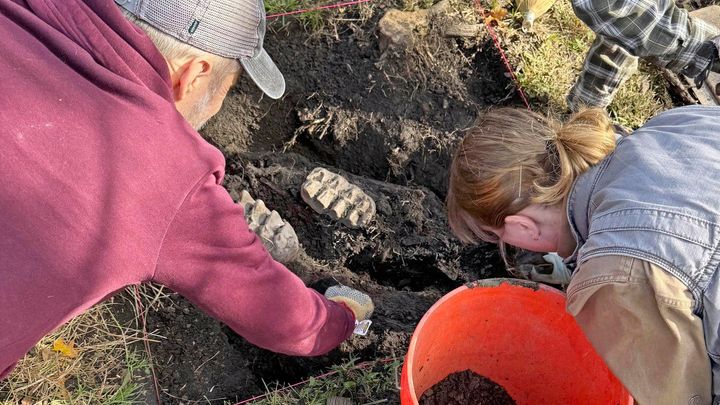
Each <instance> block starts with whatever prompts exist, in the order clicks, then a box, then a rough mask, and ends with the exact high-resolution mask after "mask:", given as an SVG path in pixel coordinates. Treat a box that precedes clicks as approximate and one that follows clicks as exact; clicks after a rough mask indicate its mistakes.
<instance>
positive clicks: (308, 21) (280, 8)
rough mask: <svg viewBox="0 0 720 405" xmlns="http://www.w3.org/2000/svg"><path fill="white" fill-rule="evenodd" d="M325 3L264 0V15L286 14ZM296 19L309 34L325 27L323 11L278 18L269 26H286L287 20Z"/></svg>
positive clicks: (297, 0)
mask: <svg viewBox="0 0 720 405" xmlns="http://www.w3.org/2000/svg"><path fill="white" fill-rule="evenodd" d="M323 4H327V2H323V1H317V0H315V1H309V0H266V1H265V13H266V14H267V15H272V14H281V13H287V12H291V11H296V10H302V9H311V8H314V7H317V6H320V5H323ZM293 18H294V19H297V21H298V22H299V23H300V24H302V26H303V27H304V28H305V29H306V30H308V31H311V32H315V31H319V30H321V29H322V28H323V27H325V15H324V12H323V10H314V11H308V12H305V13H302V14H296V15H292V16H288V17H279V18H277V19H273V20H271V22H270V23H271V24H275V23H280V24H282V25H284V24H286V23H287V21H288V20H289V19H293Z"/></svg>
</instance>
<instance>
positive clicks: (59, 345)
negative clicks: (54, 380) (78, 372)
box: [53, 338, 78, 359]
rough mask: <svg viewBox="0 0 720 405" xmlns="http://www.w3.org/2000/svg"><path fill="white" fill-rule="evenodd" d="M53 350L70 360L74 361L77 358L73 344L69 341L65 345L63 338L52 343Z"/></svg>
mask: <svg viewBox="0 0 720 405" xmlns="http://www.w3.org/2000/svg"><path fill="white" fill-rule="evenodd" d="M53 350H54V351H56V352H60V354H62V355H63V356H65V357H69V358H71V359H74V358H75V357H77V356H78V351H77V349H76V348H75V342H73V341H69V342H67V343H65V340H64V339H63V338H58V339H55V341H54V342H53Z"/></svg>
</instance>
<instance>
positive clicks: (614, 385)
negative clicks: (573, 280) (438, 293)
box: [400, 279, 633, 405]
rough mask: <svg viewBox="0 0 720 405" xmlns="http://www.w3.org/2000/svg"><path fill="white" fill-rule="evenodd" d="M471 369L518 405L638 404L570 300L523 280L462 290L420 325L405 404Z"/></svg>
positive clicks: (405, 379)
mask: <svg viewBox="0 0 720 405" xmlns="http://www.w3.org/2000/svg"><path fill="white" fill-rule="evenodd" d="M467 369H470V370H472V371H474V372H476V373H478V374H481V375H483V376H485V377H488V378H490V379H491V380H493V381H495V382H496V383H498V384H500V385H502V386H503V387H504V388H505V390H506V391H507V392H508V394H510V396H511V397H512V398H513V399H514V400H515V402H517V404H518V405H526V404H533V405H537V404H552V405H560V404H583V405H592V404H597V405H609V404H617V405H629V404H632V403H633V400H632V397H630V395H629V394H628V392H627V391H626V390H625V388H624V387H623V386H622V384H621V383H620V381H618V379H617V378H616V377H615V376H614V375H613V374H612V373H611V372H610V370H609V369H608V368H607V366H606V365H605V363H604V362H603V360H602V359H601V358H600V356H598V354H597V353H596V352H595V350H594V349H593V348H592V346H591V345H590V342H588V340H587V338H586V337H585V335H584V334H583V332H582V331H581V330H580V327H579V326H578V325H577V323H575V320H574V318H573V317H572V316H571V315H569V314H568V313H567V312H566V311H565V295H564V294H563V293H562V292H560V291H558V290H555V289H553V288H550V287H547V286H544V285H541V284H537V283H532V282H528V281H522V280H512V279H489V280H482V281H480V282H478V283H475V284H473V285H472V286H471V287H466V286H463V287H459V288H457V289H455V290H453V291H452V292H450V293H449V294H447V295H445V296H444V297H443V298H441V299H440V300H439V301H438V302H436V303H435V305H433V306H432V308H430V310H429V311H428V312H427V313H426V314H425V316H424V317H423V318H422V320H420V323H419V324H418V326H417V328H415V333H414V334H413V336H412V339H411V340H410V348H409V350H408V353H407V356H406V357H405V364H404V365H403V369H402V377H401V390H400V398H401V403H402V404H403V405H416V404H418V399H419V398H420V397H421V396H422V394H423V393H424V392H425V390H427V389H428V388H430V387H432V386H433V385H435V384H436V383H438V382H440V381H441V380H442V379H444V378H445V377H447V376H448V375H449V374H451V373H454V372H458V371H464V370H467Z"/></svg>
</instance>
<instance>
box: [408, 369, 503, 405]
mask: <svg viewBox="0 0 720 405" xmlns="http://www.w3.org/2000/svg"><path fill="white" fill-rule="evenodd" d="M420 404H422V405H454V404H457V405H469V404H475V405H515V401H514V400H513V399H512V398H511V397H510V395H508V393H507V392H506V391H505V389H504V388H503V387H502V386H500V385H498V384H496V383H495V382H493V381H492V380H490V379H488V378H485V377H483V376H481V375H480V374H476V373H473V372H472V371H470V370H465V371H462V372H459V373H452V374H450V375H449V376H447V377H445V378H444V379H443V380H442V381H440V382H439V383H437V384H435V385H434V386H432V387H431V388H430V389H428V390H427V391H425V393H424V394H423V395H422V397H421V398H420Z"/></svg>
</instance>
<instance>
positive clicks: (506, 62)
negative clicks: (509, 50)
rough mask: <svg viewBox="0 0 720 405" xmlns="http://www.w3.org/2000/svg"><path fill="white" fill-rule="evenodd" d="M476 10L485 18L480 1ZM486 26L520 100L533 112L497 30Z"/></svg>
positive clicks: (489, 25) (486, 24)
mask: <svg viewBox="0 0 720 405" xmlns="http://www.w3.org/2000/svg"><path fill="white" fill-rule="evenodd" d="M475 8H476V9H477V11H478V14H479V15H480V18H483V17H484V14H485V8H483V6H482V4H480V0H475ZM485 26H486V27H487V29H488V32H489V33H490V37H491V38H492V40H493V43H495V48H496V49H497V50H498V52H500V58H501V59H502V61H503V64H504V65H505V70H507V72H508V73H509V74H510V77H511V78H512V80H513V83H514V84H515V89H516V90H517V92H518V94H519V95H520V98H521V99H522V101H523V104H525V107H527V109H528V110H531V108H530V102H528V98H527V96H526V95H525V92H524V91H523V89H522V86H520V82H519V81H518V79H517V77H516V76H515V72H514V70H513V68H512V65H510V61H509V60H508V58H507V56H505V51H503V49H502V45H500V40H499V39H498V36H497V33H495V29H494V28H493V26H492V25H491V24H490V22H485Z"/></svg>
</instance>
